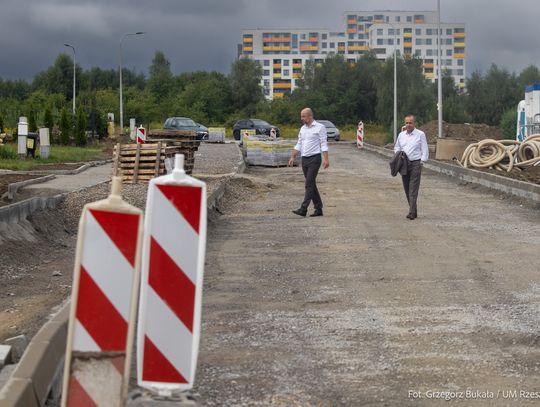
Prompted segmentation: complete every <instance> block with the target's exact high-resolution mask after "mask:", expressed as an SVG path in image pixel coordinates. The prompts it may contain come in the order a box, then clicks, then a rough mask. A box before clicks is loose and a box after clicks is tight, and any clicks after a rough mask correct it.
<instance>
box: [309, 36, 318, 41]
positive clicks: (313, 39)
mask: <svg viewBox="0 0 540 407" xmlns="http://www.w3.org/2000/svg"><path fill="white" fill-rule="evenodd" d="M309 41H310V42H317V41H319V37H309Z"/></svg>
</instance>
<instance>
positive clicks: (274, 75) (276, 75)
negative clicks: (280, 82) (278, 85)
mask: <svg viewBox="0 0 540 407" xmlns="http://www.w3.org/2000/svg"><path fill="white" fill-rule="evenodd" d="M272 78H274V79H281V73H275V74H273V75H272Z"/></svg>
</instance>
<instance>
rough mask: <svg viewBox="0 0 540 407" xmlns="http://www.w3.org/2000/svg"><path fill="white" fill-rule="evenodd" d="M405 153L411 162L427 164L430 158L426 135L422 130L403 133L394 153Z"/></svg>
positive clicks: (399, 137) (398, 139) (397, 141)
mask: <svg viewBox="0 0 540 407" xmlns="http://www.w3.org/2000/svg"><path fill="white" fill-rule="evenodd" d="M399 151H403V152H404V153H405V154H407V157H408V158H409V160H410V161H415V160H422V162H426V161H427V160H428V158H429V150H428V144H427V140H426V134H425V133H424V132H423V131H422V130H418V129H416V128H415V129H413V131H412V132H410V133H407V131H406V130H405V131H402V132H401V133H399V136H398V138H397V140H396V145H395V146H394V153H397V152H399Z"/></svg>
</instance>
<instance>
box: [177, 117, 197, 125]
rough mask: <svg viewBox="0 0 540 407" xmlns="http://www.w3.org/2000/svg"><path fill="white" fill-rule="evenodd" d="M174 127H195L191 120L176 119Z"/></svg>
mask: <svg viewBox="0 0 540 407" xmlns="http://www.w3.org/2000/svg"><path fill="white" fill-rule="evenodd" d="M176 125H177V126H190V127H196V126H197V125H196V124H195V122H194V121H193V120H191V119H176Z"/></svg>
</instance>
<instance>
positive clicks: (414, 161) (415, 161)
mask: <svg viewBox="0 0 540 407" xmlns="http://www.w3.org/2000/svg"><path fill="white" fill-rule="evenodd" d="M409 161H410V162H411V163H417V162H418V161H420V158H419V159H418V160H409Z"/></svg>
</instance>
